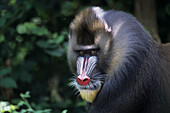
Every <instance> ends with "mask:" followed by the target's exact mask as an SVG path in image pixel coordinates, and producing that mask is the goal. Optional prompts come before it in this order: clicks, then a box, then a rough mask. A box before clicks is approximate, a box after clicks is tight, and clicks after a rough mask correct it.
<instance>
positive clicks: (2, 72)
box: [0, 68, 11, 77]
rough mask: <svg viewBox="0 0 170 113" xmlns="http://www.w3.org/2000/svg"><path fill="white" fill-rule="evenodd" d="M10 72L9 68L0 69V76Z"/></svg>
mask: <svg viewBox="0 0 170 113" xmlns="http://www.w3.org/2000/svg"><path fill="white" fill-rule="evenodd" d="M10 72H11V68H4V69H2V70H0V77H3V76H5V75H7V74H9V73H10Z"/></svg>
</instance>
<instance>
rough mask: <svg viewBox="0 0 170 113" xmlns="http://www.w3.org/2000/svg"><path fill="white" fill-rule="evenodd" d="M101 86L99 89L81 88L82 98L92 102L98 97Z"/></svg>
mask: <svg viewBox="0 0 170 113" xmlns="http://www.w3.org/2000/svg"><path fill="white" fill-rule="evenodd" d="M100 89H101V87H99V88H98V89H97V90H85V89H84V90H79V91H80V95H81V98H82V99H83V100H85V101H87V102H90V103H92V102H93V100H94V99H95V98H96V95H97V93H98V92H99V91H100Z"/></svg>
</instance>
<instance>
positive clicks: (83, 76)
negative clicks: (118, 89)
mask: <svg viewBox="0 0 170 113" xmlns="http://www.w3.org/2000/svg"><path fill="white" fill-rule="evenodd" d="M103 14H104V12H103V10H102V9H100V8H98V7H92V8H87V9H85V10H84V11H82V12H80V13H79V14H78V15H77V16H76V17H75V19H74V20H73V22H72V23H71V24H70V28H69V49H68V62H69V66H70V69H71V70H72V72H73V73H74V75H75V76H74V77H73V79H72V82H71V83H70V85H71V86H74V87H75V88H76V89H77V90H78V91H79V92H80V95H81V97H82V98H83V99H84V100H86V101H87V102H90V103H92V102H93V100H94V99H95V97H96V96H97V94H98V93H99V91H100V90H101V88H102V85H103V84H104V82H105V79H106V76H105V75H106V72H107V70H106V69H107V67H108V61H109V60H108V59H109V57H107V56H109V54H108V51H109V50H110V44H111V42H112V38H111V37H112V33H111V28H109V26H108V25H107V23H106V22H105V21H104V20H103V19H102V15H103Z"/></svg>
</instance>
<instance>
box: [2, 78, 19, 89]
mask: <svg viewBox="0 0 170 113" xmlns="http://www.w3.org/2000/svg"><path fill="white" fill-rule="evenodd" d="M0 86H1V87H3V88H17V87H18V86H17V83H16V81H15V80H14V79H13V78H11V77H5V78H2V79H0Z"/></svg>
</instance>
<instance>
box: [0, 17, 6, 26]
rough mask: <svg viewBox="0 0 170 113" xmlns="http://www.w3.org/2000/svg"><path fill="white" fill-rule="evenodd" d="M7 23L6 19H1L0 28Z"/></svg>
mask: <svg viewBox="0 0 170 113" xmlns="http://www.w3.org/2000/svg"><path fill="white" fill-rule="evenodd" d="M5 22H6V19H5V18H3V17H2V18H0V27H2V26H3V25H4V24H5Z"/></svg>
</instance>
